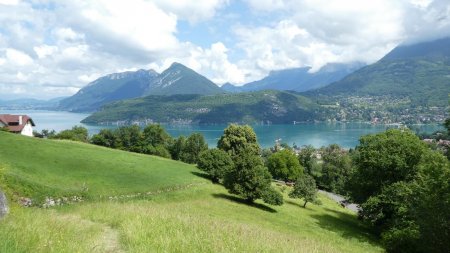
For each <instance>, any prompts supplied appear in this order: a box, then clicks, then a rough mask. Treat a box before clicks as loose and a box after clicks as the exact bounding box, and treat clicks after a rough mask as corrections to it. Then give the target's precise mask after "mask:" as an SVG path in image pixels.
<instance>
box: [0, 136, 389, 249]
mask: <svg viewBox="0 0 450 253" xmlns="http://www.w3.org/2000/svg"><path fill="white" fill-rule="evenodd" d="M0 140H1V141H2V143H5V142H3V141H4V140H8V141H13V142H18V144H17V146H16V147H20V146H21V145H20V143H21V142H22V144H27V145H30V149H31V148H32V147H33V145H35V147H40V150H42V149H44V150H43V151H45V152H31V153H29V155H27V159H28V160H30V161H39V160H40V159H44V160H51V159H52V160H55V161H58V162H59V163H60V168H59V169H55V170H52V169H49V168H48V167H46V166H45V161H43V162H38V163H36V164H30V163H26V162H24V161H22V160H24V158H23V156H22V158H20V156H19V155H16V157H8V156H14V152H13V150H10V151H8V153H7V154H8V155H5V149H6V148H4V147H1V148H0V166H3V167H6V170H4V171H3V172H2V173H3V174H6V175H8V176H6V177H5V176H4V177H3V178H11V177H18V178H19V179H20V180H25V179H26V180H27V181H28V182H29V185H31V186H33V185H39V186H40V187H41V188H40V189H41V191H40V192H39V194H47V193H49V192H50V193H53V194H60V193H59V192H58V191H59V190H61V191H62V192H63V193H65V192H66V189H65V188H64V185H65V184H66V185H67V187H70V188H73V189H75V190H76V187H75V186H74V185H77V182H78V180H79V179H80V178H83V175H84V177H89V180H88V179H87V178H86V179H85V180H84V181H85V182H86V184H87V185H88V186H89V190H88V196H89V199H88V200H87V201H84V202H82V203H78V204H72V205H64V206H59V207H54V208H49V209H43V208H39V207H31V208H24V207H20V206H18V205H15V204H13V206H12V209H11V213H10V214H9V215H8V216H6V217H5V218H4V219H3V220H0V238H2V240H0V252H383V249H382V248H381V247H380V246H379V245H378V242H377V240H376V238H374V237H373V236H372V235H370V233H369V232H368V230H367V228H366V227H364V226H363V225H362V224H361V223H360V222H359V221H358V220H357V219H356V216H355V214H354V213H352V212H350V211H348V210H345V209H343V208H342V207H340V206H339V205H338V204H336V203H334V202H333V201H331V200H329V199H328V198H326V197H325V196H320V199H321V201H322V202H323V205H321V206H315V205H307V208H302V207H301V205H302V204H303V203H302V202H301V201H299V200H294V199H289V198H288V197H287V196H286V198H285V204H284V205H283V206H277V207H274V206H269V205H265V204H263V203H262V202H258V201H257V202H256V203H255V204H254V205H247V204H245V203H244V202H243V201H242V200H241V199H239V198H237V197H234V196H232V195H229V194H228V193H227V192H226V190H225V189H224V188H223V187H222V186H221V185H217V184H211V183H209V181H207V180H206V179H204V178H203V177H201V174H200V173H199V171H198V170H197V169H196V168H195V167H194V166H191V165H186V164H183V163H177V162H173V161H170V160H165V159H161V158H155V157H151V156H141V155H136V154H131V153H126V152H120V151H114V150H108V149H104V148H99V147H95V146H90V145H86V144H79V143H72V142H61V141H47V140H36V139H29V138H28V139H26V138H24V137H20V136H12V135H7V134H4V133H0ZM2 146H3V145H2ZM10 147H11V146H10ZM10 149H11V148H10ZM45 149H50V150H52V151H57V150H64V151H67V150H70V151H71V152H72V153H73V152H75V153H77V154H76V155H75V154H73V156H72V155H68V154H67V153H66V152H55V153H53V152H50V150H45ZM83 152H86V153H84V154H89V155H90V156H91V158H90V159H86V160H85V161H84V162H83V164H84V166H80V167H77V166H75V165H73V164H74V163H75V161H76V159H79V157H82V155H81V154H79V153H83ZM43 154H51V156H48V157H45V156H44V155H43ZM35 156H38V157H39V158H38V157H35ZM97 156H99V160H97V159H96V157H97ZM19 160H20V161H19ZM5 161H7V162H6V163H5ZM63 161H64V162H63ZM88 161H91V162H90V163H89V162H88ZM131 163H133V164H134V165H132V166H128V165H129V164H131ZM5 164H6V166H4V165H5ZM39 164H40V165H39ZM38 165H39V166H38ZM65 166H67V167H65ZM110 166H111V167H110ZM139 166H143V168H142V169H141V170H139V171H140V177H143V179H142V178H140V179H138V180H136V182H134V181H133V180H131V179H128V178H127V177H129V176H130V175H132V174H133V173H129V170H132V171H135V170H137V168H138V167H139ZM64 168H66V169H64ZM40 170H42V173H40ZM68 170H71V171H68ZM88 172H89V173H88ZM39 175H41V176H39ZM164 175H166V177H165V179H162V178H164ZM24 178H25V179H24ZM121 179H122V180H121ZM144 179H145V180H144ZM20 180H17V181H11V180H9V181H5V180H2V181H0V183H1V184H2V187H3V188H5V187H7V189H8V191H9V192H13V193H16V194H19V190H23V192H24V193H26V192H27V189H28V187H27V186H17V185H11V183H15V182H21V181H20ZM33 180H35V181H33ZM60 180H62V182H61V181H60ZM102 182H106V183H105V184H102ZM186 185H190V187H184V186H186ZM181 186H182V187H181ZM49 189H50V190H49ZM28 190H29V189H28ZM148 191H152V194H150V195H147V194H142V195H139V196H135V197H129V198H127V197H125V198H122V199H120V198H119V199H112V200H109V199H103V198H98V196H99V195H102V194H105V192H106V193H108V192H115V193H117V194H123V195H127V194H129V193H136V192H142V193H145V192H148ZM20 194H23V193H22V192H21V193H20ZM36 195H38V194H36Z"/></svg>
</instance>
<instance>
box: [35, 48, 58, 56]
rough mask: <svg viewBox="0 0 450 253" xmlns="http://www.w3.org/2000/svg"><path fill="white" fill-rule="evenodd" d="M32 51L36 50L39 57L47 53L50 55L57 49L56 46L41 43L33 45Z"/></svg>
mask: <svg viewBox="0 0 450 253" xmlns="http://www.w3.org/2000/svg"><path fill="white" fill-rule="evenodd" d="M33 50H34V52H36V54H37V56H38V57H39V58H41V59H42V58H45V57H47V56H49V55H52V54H54V53H56V52H57V51H58V47H56V46H49V45H41V46H35V47H33Z"/></svg>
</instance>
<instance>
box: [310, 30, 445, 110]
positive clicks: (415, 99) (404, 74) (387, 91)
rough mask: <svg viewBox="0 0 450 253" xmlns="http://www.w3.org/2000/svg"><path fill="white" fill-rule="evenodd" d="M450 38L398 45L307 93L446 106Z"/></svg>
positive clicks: (414, 104)
mask: <svg viewBox="0 0 450 253" xmlns="http://www.w3.org/2000/svg"><path fill="white" fill-rule="evenodd" d="M449 52H450V38H444V39H440V40H436V41H430V42H423V43H418V44H414V45H405V46H398V47H396V48H395V49H394V50H392V51H391V52H390V53H389V54H387V55H386V56H385V57H383V58H382V59H381V60H379V61H378V62H376V63H374V64H371V65H369V66H366V67H364V68H361V69H359V70H357V71H355V72H354V73H352V74H350V75H348V76H347V77H345V78H343V79H342V80H340V81H338V82H335V83H333V84H331V85H329V86H327V87H324V88H321V89H318V90H316V91H314V92H310V93H309V95H312V96H317V95H319V96H320V95H325V96H331V97H339V96H340V97H364V96H371V97H383V96H384V97H390V98H406V99H408V100H410V104H409V107H410V108H412V107H416V106H440V107H445V106H447V105H448V95H449V94H450V53H449Z"/></svg>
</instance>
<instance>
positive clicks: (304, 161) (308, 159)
mask: <svg viewBox="0 0 450 253" xmlns="http://www.w3.org/2000/svg"><path fill="white" fill-rule="evenodd" d="M315 151H316V150H315V149H314V147H313V146H311V145H308V146H304V147H302V148H301V149H300V152H299V153H298V161H299V162H300V165H302V166H303V167H304V168H305V170H306V172H307V173H308V174H310V175H311V174H312V167H313V165H312V163H313V162H314V158H313V155H314V152H315Z"/></svg>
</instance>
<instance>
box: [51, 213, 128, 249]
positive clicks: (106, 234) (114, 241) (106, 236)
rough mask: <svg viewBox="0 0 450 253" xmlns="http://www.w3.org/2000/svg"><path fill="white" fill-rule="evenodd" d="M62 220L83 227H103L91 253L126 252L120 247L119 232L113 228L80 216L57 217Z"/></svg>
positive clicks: (66, 215)
mask: <svg viewBox="0 0 450 253" xmlns="http://www.w3.org/2000/svg"><path fill="white" fill-rule="evenodd" d="M56 217H58V218H59V219H62V220H71V221H74V222H77V223H78V224H80V223H81V224H83V226H86V227H89V226H101V228H102V233H101V234H100V235H99V236H98V238H96V239H97V240H96V241H95V243H94V245H93V246H92V251H91V252H96V253H97V252H98V253H123V252H125V251H124V250H123V249H122V247H121V245H120V237H119V232H118V231H117V230H115V229H113V228H112V227H111V226H109V225H108V224H105V223H100V222H95V221H91V220H87V219H83V218H81V217H80V216H78V215H70V214H65V215H59V216H56Z"/></svg>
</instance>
